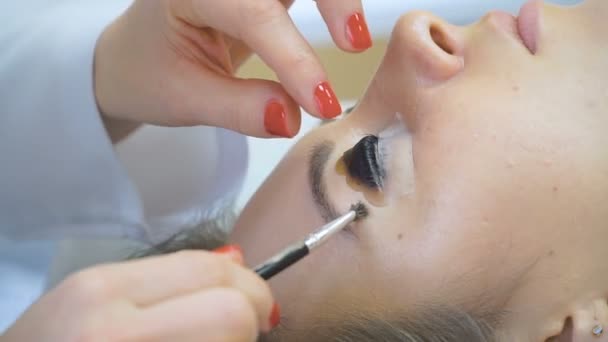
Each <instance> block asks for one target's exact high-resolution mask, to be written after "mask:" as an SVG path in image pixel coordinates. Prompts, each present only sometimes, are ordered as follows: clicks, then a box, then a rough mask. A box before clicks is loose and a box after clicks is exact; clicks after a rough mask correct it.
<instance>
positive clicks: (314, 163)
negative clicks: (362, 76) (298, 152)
mask: <svg viewBox="0 0 608 342" xmlns="http://www.w3.org/2000/svg"><path fill="white" fill-rule="evenodd" d="M334 147H335V145H334V143H332V142H331V141H323V142H321V143H318V144H317V145H315V146H314V147H313V149H312V153H311V155H310V159H309V162H308V183H309V185H310V191H311V193H312V198H313V201H314V202H315V206H316V207H317V209H318V210H319V213H320V214H321V217H322V218H323V220H325V222H329V221H332V220H335V219H336V218H337V217H338V216H339V215H338V212H337V211H336V209H335V208H334V207H333V206H332V205H331V203H330V202H329V198H328V196H327V188H326V187H325V182H323V170H325V167H326V166H327V162H328V161H329V157H330V155H331V153H332V152H333V150H334Z"/></svg>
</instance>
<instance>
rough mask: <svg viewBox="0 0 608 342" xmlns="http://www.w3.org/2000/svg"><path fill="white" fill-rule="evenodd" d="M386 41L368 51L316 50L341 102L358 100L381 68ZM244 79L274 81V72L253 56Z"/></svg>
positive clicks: (242, 73)
mask: <svg viewBox="0 0 608 342" xmlns="http://www.w3.org/2000/svg"><path fill="white" fill-rule="evenodd" d="M386 45H387V41H386V40H378V39H375V40H374V46H373V47H372V48H371V49H369V50H367V51H366V52H363V53H359V54H351V53H347V52H343V51H341V50H339V49H338V48H336V47H335V46H333V45H330V46H319V47H315V50H316V51H317V53H318V54H319V57H320V58H321V61H322V63H323V65H324V66H325V68H326V69H327V72H328V73H329V80H330V82H331V83H332V85H333V87H334V91H335V92H336V94H337V95H338V97H339V98H340V99H343V100H355V99H358V98H359V97H360V96H361V94H362V93H363V91H364V90H365V88H366V87H367V84H368V83H369V81H370V79H371V77H372V76H373V75H374V72H375V71H376V68H377V67H378V65H379V63H380V61H381V59H382V56H384V51H385V49H386ZM239 75H241V76H243V77H255V78H264V79H274V80H276V77H275V76H274V73H273V72H272V71H271V70H270V69H269V68H268V67H267V66H266V65H265V64H264V63H263V62H262V61H261V60H260V59H259V58H258V57H252V58H251V59H250V60H249V61H247V63H245V64H244V65H243V66H242V67H241V69H240V70H239Z"/></svg>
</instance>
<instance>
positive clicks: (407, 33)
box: [355, 11, 465, 132]
mask: <svg viewBox="0 0 608 342" xmlns="http://www.w3.org/2000/svg"><path fill="white" fill-rule="evenodd" d="M461 30H462V29H460V28H458V27H455V26H452V25H450V24H447V23H446V22H444V21H442V20H441V19H439V18H437V17H435V16H433V15H432V14H429V13H427V12H420V11H418V12H411V13H409V14H406V15H404V16H402V17H401V18H400V19H399V20H398V21H397V23H396V25H395V28H394V29H393V33H392V35H391V39H390V42H389V45H388V48H387V51H386V54H385V56H384V59H383V60H382V64H381V65H380V67H379V68H378V71H377V72H376V76H375V77H374V79H373V80H372V82H371V84H370V86H369V88H368V89H367V92H366V96H365V97H364V98H363V100H362V101H361V102H360V103H359V106H358V108H360V109H361V112H363V113H365V112H367V113H369V115H361V116H358V115H356V116H355V117H359V118H360V120H361V122H360V125H361V126H362V127H367V128H368V129H369V130H370V131H371V132H374V131H375V130H379V129H382V128H383V127H385V126H386V125H387V124H388V123H390V122H392V121H393V120H394V117H395V113H399V114H400V117H401V118H402V119H404V120H405V123H406V124H407V125H408V127H409V129H410V130H412V131H415V130H416V126H417V125H416V123H417V122H416V121H417V117H418V114H417V112H418V105H419V101H420V99H421V98H422V97H423V96H424V93H425V91H427V90H428V89H432V88H433V87H436V86H438V85H441V83H443V82H446V81H448V80H449V79H451V78H452V77H454V76H456V75H457V74H458V73H460V72H461V71H462V70H463V68H464V50H465V49H464V40H465V39H464V36H463V33H462V31H461Z"/></svg>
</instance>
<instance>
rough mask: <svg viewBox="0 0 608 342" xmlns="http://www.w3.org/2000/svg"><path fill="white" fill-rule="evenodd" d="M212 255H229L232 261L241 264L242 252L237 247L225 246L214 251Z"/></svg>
mask: <svg viewBox="0 0 608 342" xmlns="http://www.w3.org/2000/svg"><path fill="white" fill-rule="evenodd" d="M213 253H216V254H222V255H229V256H230V257H231V258H232V259H233V260H234V261H236V262H238V263H239V264H242V263H243V250H241V247H239V246H236V245H226V246H223V247H220V248H217V249H214V250H213Z"/></svg>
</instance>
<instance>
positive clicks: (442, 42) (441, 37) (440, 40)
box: [431, 24, 455, 55]
mask: <svg viewBox="0 0 608 342" xmlns="http://www.w3.org/2000/svg"><path fill="white" fill-rule="evenodd" d="M431 38H432V39H433V42H435V44H437V46H439V47H440V48H441V50H443V51H445V52H446V53H447V54H450V55H453V54H454V53H455V51H454V49H453V48H452V46H451V44H450V39H449V37H448V36H447V34H446V33H445V31H443V30H442V29H441V28H440V27H439V26H437V25H436V24H432V25H431Z"/></svg>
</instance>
